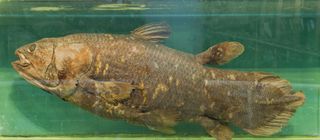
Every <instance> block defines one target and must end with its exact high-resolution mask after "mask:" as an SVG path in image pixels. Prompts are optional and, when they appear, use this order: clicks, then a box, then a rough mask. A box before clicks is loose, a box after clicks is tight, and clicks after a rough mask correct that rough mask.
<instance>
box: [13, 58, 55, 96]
mask: <svg viewBox="0 0 320 140" xmlns="http://www.w3.org/2000/svg"><path fill="white" fill-rule="evenodd" d="M16 55H17V56H19V58H20V60H16V61H14V62H12V63H11V65H12V67H13V68H14V69H15V70H16V71H17V72H18V73H19V75H21V76H22V77H23V78H24V79H25V80H27V81H28V82H29V83H31V84H33V85H35V86H37V87H39V88H41V89H43V90H46V91H49V92H53V91H56V87H48V86H45V85H44V84H42V83H41V82H40V80H37V78H35V77H33V76H32V75H31V74H30V73H29V72H28V71H30V70H31V69H32V64H31V63H30V62H29V61H28V60H27V59H26V58H25V57H24V55H23V54H21V53H19V52H16Z"/></svg>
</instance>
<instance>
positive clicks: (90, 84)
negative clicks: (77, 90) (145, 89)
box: [78, 78, 142, 101]
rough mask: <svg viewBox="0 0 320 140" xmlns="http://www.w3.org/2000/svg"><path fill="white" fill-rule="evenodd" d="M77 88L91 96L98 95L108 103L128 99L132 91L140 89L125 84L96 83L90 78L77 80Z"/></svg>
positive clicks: (136, 86)
mask: <svg viewBox="0 0 320 140" xmlns="http://www.w3.org/2000/svg"><path fill="white" fill-rule="evenodd" d="M78 86H79V87H81V88H82V89H84V90H85V91H87V92H89V93H92V94H100V96H101V97H104V98H105V99H107V100H110V101H120V100H125V99H127V98H129V97H130V94H131V93H132V91H133V90H134V89H142V88H141V87H139V86H138V85H133V84H131V83H127V82H116V81H97V80H94V79H90V78H82V79H81V80H78Z"/></svg>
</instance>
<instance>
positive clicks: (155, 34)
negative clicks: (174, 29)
mask: <svg viewBox="0 0 320 140" xmlns="http://www.w3.org/2000/svg"><path fill="white" fill-rule="evenodd" d="M131 34H132V35H133V36H135V37H139V38H142V39H145V40H148V41H151V42H159V41H162V40H164V39H166V38H168V37H169V35H170V28H169V25H168V24H166V23H164V22H160V23H151V24H146V25H143V26H141V27H139V28H137V29H135V30H134V31H132V32H131Z"/></svg>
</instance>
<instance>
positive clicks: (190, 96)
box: [12, 22, 305, 140]
mask: <svg viewBox="0 0 320 140" xmlns="http://www.w3.org/2000/svg"><path fill="white" fill-rule="evenodd" d="M170 34H171V31H170V27H169V25H168V24H167V23H164V22H161V23H149V24H146V25H143V26H141V27H139V28H137V29H135V30H133V31H131V33H129V34H107V33H99V34H98V33H76V34H70V35H65V36H62V37H51V38H43V39H40V40H38V41H35V42H32V43H29V44H26V45H23V46H22V47H20V48H18V49H17V50H16V51H15V54H16V55H17V56H18V57H19V59H18V60H16V61H14V62H12V66H13V68H14V69H15V70H16V71H17V72H18V73H19V74H20V75H21V76H22V77H23V78H24V79H25V80H26V81H28V82H29V83H31V84H32V85H34V86H36V87H38V88H40V89H43V90H45V91H47V92H48V93H51V94H54V95H56V96H57V97H59V98H60V99H62V100H64V101H67V102H70V103H72V104H75V105H77V106H79V107H81V108H83V109H84V110H87V111H90V112H92V113H94V114H96V115H98V116H101V117H104V118H107V119H120V120H126V121H127V122H129V123H132V124H136V125H142V126H145V127H147V128H149V129H151V130H155V131H158V132H162V133H165V134H174V133H175V130H174V128H173V127H174V126H175V125H176V124H177V123H178V122H181V121H183V122H192V123H198V124H200V125H201V126H202V127H203V128H204V129H205V130H206V132H207V133H208V134H209V135H210V136H213V137H215V138H217V139H218V140H231V139H232V137H233V131H232V129H231V128H230V125H234V126H236V127H239V128H241V129H242V130H244V131H246V132H248V133H250V134H252V135H255V136H269V135H272V134H274V133H277V132H279V131H280V130H281V129H282V128H283V127H284V126H285V125H286V124H287V123H288V121H289V119H290V118H291V117H292V116H293V115H294V113H295V111H296V110H297V109H298V108H299V107H300V106H302V105H303V103H304V101H305V96H304V93H303V91H293V89H292V86H291V84H290V83H289V81H288V80H286V79H283V78H281V77H279V76H277V75H274V74H272V73H266V72H256V71H249V72H247V71H239V70H227V69H221V68H219V66H221V65H223V64H226V63H228V62H230V61H233V60H234V59H236V58H237V57H238V56H240V55H241V54H242V53H243V52H244V49H245V48H244V45H243V44H241V43H239V42H235V41H225V42H221V43H218V44H215V45H213V46H211V47H209V48H208V49H207V50H205V51H203V52H201V53H199V54H190V53H186V52H183V51H179V50H175V49H172V48H169V47H166V46H165V45H163V44H162V43H161V42H162V41H164V40H165V39H167V38H169V35H170ZM207 64H210V65H207Z"/></svg>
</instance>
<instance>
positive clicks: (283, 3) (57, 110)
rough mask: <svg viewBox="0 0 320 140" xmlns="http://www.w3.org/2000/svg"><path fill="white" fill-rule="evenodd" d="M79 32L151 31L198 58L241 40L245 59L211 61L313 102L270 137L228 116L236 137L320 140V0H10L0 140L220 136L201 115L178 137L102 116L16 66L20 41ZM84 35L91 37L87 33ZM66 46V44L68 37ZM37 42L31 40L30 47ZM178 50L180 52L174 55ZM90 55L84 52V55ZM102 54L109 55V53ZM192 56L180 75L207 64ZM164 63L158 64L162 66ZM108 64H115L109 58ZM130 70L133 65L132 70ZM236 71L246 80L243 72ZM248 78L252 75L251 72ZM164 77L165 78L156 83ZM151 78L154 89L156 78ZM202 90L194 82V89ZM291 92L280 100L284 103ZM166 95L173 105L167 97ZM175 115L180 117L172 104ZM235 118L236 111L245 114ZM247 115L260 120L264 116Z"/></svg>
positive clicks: (2, 12) (1, 69) (2, 44)
mask: <svg viewBox="0 0 320 140" xmlns="http://www.w3.org/2000/svg"><path fill="white" fill-rule="evenodd" d="M157 23H158V24H157ZM152 24H156V25H158V26H155V27H154V28H157V30H154V28H153V26H150V27H146V26H145V27H146V28H140V30H139V29H137V28H138V27H142V26H143V25H152ZM162 25H164V26H162ZM135 29H137V30H135ZM150 32H151V33H150ZM78 33H86V34H90V35H91V37H92V36H94V35H97V34H99V35H103V34H110V36H108V35H105V37H108V39H110V38H111V39H114V38H113V35H118V34H124V35H130V34H132V36H134V35H137V36H140V35H141V37H146V38H147V39H146V40H149V39H148V37H149V36H151V38H152V37H154V38H155V40H150V41H148V42H147V41H142V42H143V43H146V44H147V45H145V46H148V45H151V46H152V45H154V46H155V47H159V45H160V47H168V48H171V49H169V52H172V51H174V52H175V51H181V52H184V54H189V55H190V56H193V55H194V56H196V55H198V54H200V53H202V52H205V51H206V50H208V49H209V48H210V47H211V46H214V45H215V44H218V43H221V42H229V41H230V42H231V41H232V42H239V43H241V44H242V45H243V47H244V50H242V52H238V53H240V54H241V55H239V56H237V58H234V59H232V61H230V62H229V61H228V63H225V64H221V65H220V64H209V63H208V64H207V63H203V64H204V67H206V68H208V69H209V68H210V69H218V70H221V71H224V70H225V71H230V70H231V71H243V72H264V73H272V74H273V75H277V76H280V77H281V78H283V79H286V80H288V81H289V82H290V84H291V86H292V90H293V91H297V92H303V94H304V96H305V101H304V104H303V105H301V106H300V107H299V108H298V109H297V110H296V111H295V113H293V114H291V115H292V116H291V118H290V120H289V121H288V123H287V124H286V125H283V126H279V127H281V128H282V129H281V130H280V131H279V132H277V133H274V134H273V135H270V136H253V135H251V134H250V133H248V132H247V131H245V130H244V129H242V128H240V127H239V126H238V125H236V124H235V123H228V121H224V120H223V119H222V120H221V121H222V123H221V125H225V123H228V126H229V127H230V129H231V130H232V131H233V139H236V140H237V139H239V140H240V139H242V140H245V139H250V140H254V139H256V140H258V139H270V140H272V139H295V140H298V139H299V140H300V139H310V140H311V139H312V140H314V139H320V115H319V113H320V110H319V109H320V102H319V100H320V1H318V0H163V1H157V0H93V1H84V0H80V1H69V0H57V1H50V0H21V1H16V0H0V89H1V92H0V139H16V138H27V137H31V138H35V139H50V138H57V139H114V138H116V139H212V137H211V136H210V135H208V133H207V132H206V129H205V128H203V127H202V126H201V125H200V124H199V123H195V122H188V121H179V122H178V123H177V124H176V125H175V126H174V127H173V129H174V130H175V131H176V133H175V134H165V133H160V132H158V131H153V130H150V129H148V128H147V127H144V126H142V125H135V124H132V123H128V122H127V121H126V120H125V119H110V118H107V117H100V116H98V115H95V114H94V113H91V112H89V111H86V110H84V109H81V108H80V107H78V106H77V105H74V104H72V103H69V102H68V101H64V100H61V99H60V98H59V97H58V96H56V95H54V94H49V93H48V92H47V91H46V90H42V89H41V88H39V87H38V86H35V85H33V84H31V83H30V80H29V82H28V80H25V78H23V76H21V74H19V72H18V71H17V70H15V69H14V68H13V66H12V64H11V63H12V62H14V61H16V60H19V59H23V60H25V59H28V58H26V56H25V55H22V54H20V52H19V51H18V53H17V51H16V50H17V49H18V48H20V47H22V46H25V45H27V44H30V43H33V42H36V41H38V40H41V39H43V38H59V37H65V36H67V35H71V34H78ZM157 33H159V34H157ZM169 33H170V36H169ZM90 35H89V36H90ZM84 36H85V35H84ZM132 36H130V37H127V38H126V39H127V41H128V40H129V43H128V44H125V45H124V46H129V47H130V46H131V45H132V46H134V44H132V43H131V44H130V39H132V38H133V39H132V40H134V39H135V37H137V36H134V37H132ZM74 38H77V36H75V37H74ZM137 38H139V37H137ZM164 38H167V39H164ZM78 39H80V41H83V42H86V36H85V37H83V38H81V37H78ZM115 39H118V38H117V37H115ZM88 40H90V39H88ZM132 40H131V41H132ZM138 40H139V39H138ZM141 40H142V39H141ZM159 40H160V41H159ZM91 41H92V40H91ZM95 41H96V42H99V41H101V40H99V39H97V40H95ZM154 42H156V43H154ZM59 43H65V42H64V41H63V40H62V42H59ZM157 43H158V44H157ZM161 44H162V45H164V46H162V45H161ZM31 46H32V45H31ZM34 49H35V48H33V47H30V48H28V51H30V52H31V51H34ZM227 49H229V48H227ZM133 51H135V50H133ZM166 51H167V50H162V54H163V55H166V54H165V53H163V52H166ZM56 53H58V52H56ZM68 53H73V52H67V53H66V55H67V54H68ZM128 53H130V52H128ZM60 54H61V52H60ZM48 55H50V54H48ZM92 55H93V56H94V55H95V54H92ZM173 55H175V53H173V54H171V55H170V56H167V57H168V58H169V57H173ZM189 55H188V56H189ZM124 56H125V55H124ZM47 57H48V56H47V55H46V54H44V55H43V58H47ZM154 57H158V56H154ZM80 58H82V59H84V56H83V57H82V56H81V57H80ZM82 59H80V60H81V61H79V63H81V62H82ZM99 59H105V60H106V61H107V59H108V58H99ZM120 59H121V61H122V59H124V60H123V61H126V60H127V59H126V57H123V58H122V57H121V58H120V57H119V61H120ZM210 59H215V58H210ZM129 60H130V59H128V61H129ZM153 60H155V59H154V58H153V57H152V55H151V57H150V61H153ZM164 60H166V61H156V62H159V64H160V63H161V64H169V63H170V62H169V60H171V59H164ZM21 61H22V60H21ZM34 61H36V60H34ZM57 61H58V60H57ZM190 61H192V63H190V64H189V63H187V61H186V63H185V64H188V66H184V69H183V70H181V71H175V72H176V73H177V75H179V74H180V75H183V74H184V73H188V71H187V70H188V68H189V67H196V66H199V67H200V65H199V64H198V63H197V64H195V63H196V62H193V61H194V60H193V59H192V60H191V59H190ZM176 62H180V61H176ZM183 62H184V61H183ZM97 63H98V62H97ZM152 64H154V63H152ZM191 64H192V65H191ZM97 65H98V66H99V64H97ZM177 65H179V63H178V64H177ZM181 65H182V63H181ZM103 66H104V65H103ZM161 66H162V65H159V66H158V65H156V64H155V67H157V68H158V67H160V68H161ZM99 67H100V66H99ZM108 67H109V66H108ZM128 67H129V66H128ZM105 68H106V69H107V64H106V66H105ZM201 68H202V66H201ZM48 69H55V67H50V68H48ZM166 69H170V67H166ZM166 69H165V70H166ZM98 70H99V69H98ZM125 70H128V71H129V72H130V69H125ZM165 70H164V71H165ZM132 71H134V69H132ZM186 71H187V72H186ZM59 74H60V73H59ZM162 74H163V75H166V73H162ZM217 76H218V75H217ZM223 76H224V75H223V74H222V77H223ZM60 77H61V76H60ZM60 77H59V78H60ZM191 77H192V79H194V77H193V76H191ZM227 77H229V78H230V79H236V78H235V77H233V75H231V76H230V75H229V76H227ZM98 78H99V77H98ZM173 78H175V77H169V78H168V81H171V80H172V79H173ZM182 78H183V77H182ZM196 78H197V77H196ZM239 78H244V79H246V76H243V77H239ZM274 78H275V79H276V78H277V77H274ZM186 79H187V78H186ZM189 79H190V78H189ZM222 79H223V78H222ZM38 80H39V79H38ZM40 80H42V79H40ZM155 80H157V79H151V80H150V81H155ZM31 81H32V80H31ZM181 82H182V83H187V82H188V81H187V80H183V81H181ZM205 84H206V83H205ZM271 84H272V83H271ZM144 85H145V86H147V85H148V83H144ZM176 85H179V82H177V81H176ZM226 85H228V83H227V84H226ZM229 85H230V84H229ZM240 85H241V84H240ZM107 86H108V85H107ZM124 86H125V84H124ZM145 86H144V87H145ZM276 86H277V85H276ZM197 88H198V87H195V86H192V88H190V87H189V89H190V90H191V91H193V90H197ZM281 88H282V87H281ZM167 90H170V88H169V87H167V86H166V85H164V84H158V86H157V88H156V90H155V91H156V92H157V93H158V91H159V92H161V91H167ZM177 90H179V89H178V88H177ZM181 90H183V89H181ZM239 94H240V93H239ZM241 95H242V94H241ZM241 95H239V97H240V96H241ZM157 96H158V95H157ZM173 96H174V95H173ZM186 96H187V95H186ZM246 96H247V95H246ZM248 96H249V97H251V96H250V95H248ZM249 97H247V98H249ZM115 98H117V99H118V97H115ZM119 98H127V97H119ZM181 98H183V99H184V98H187V97H182V96H181ZM263 99H264V98H263ZM281 99H282V98H280V97H279V100H281ZM146 100H147V99H146ZM195 100H196V99H195ZM163 102H164V104H166V101H163ZM168 102H169V101H168ZM170 102H175V100H170ZM223 102H224V101H220V102H219V103H221V104H223ZM225 102H230V104H231V103H232V100H227V99H226V100H225ZM248 102H251V100H248ZM257 102H258V101H257ZM270 102H272V101H270ZM270 102H269V100H267V101H266V103H264V104H266V105H268V104H269V103H270ZM191 103H192V104H197V103H198V102H194V103H193V102H192V101H191V100H190V101H189V102H187V103H184V104H191ZM219 103H216V104H219ZM206 109H207V108H206V106H204V107H203V106H200V110H206ZM217 110H219V109H217ZM256 111H257V110H256ZM258 111H260V113H262V114H263V113H264V112H267V110H263V109H262V110H258ZM164 112H166V111H164ZM166 113H167V114H170V112H169V111H168V112H166ZM255 113H256V112H255ZM218 114H219V113H218ZM154 115H155V116H157V115H161V113H159V114H157V113H155V114H154ZM228 115H229V117H230V118H232V117H233V118H237V117H239V116H233V114H228ZM228 115H227V116H228ZM182 116H183V114H182ZM253 117H254V116H253ZM282 117H284V116H282ZM213 119H215V118H213ZM218 121H220V120H218ZM242 121H246V122H244V123H246V124H251V123H253V121H254V120H252V122H251V120H250V119H247V120H242ZM151 123H152V122H151ZM238 123H242V122H238ZM204 124H206V123H204ZM270 127H271V126H270ZM149 128H150V127H149ZM151 128H152V127H151ZM155 129H157V128H155ZM214 130H215V129H214ZM164 131H166V130H164ZM166 132H168V131H166ZM255 132H256V133H259V132H260V131H259V132H258V131H255ZM253 133H254V132H253ZM261 133H262V132H261ZM226 139H227V138H226ZM221 140H222V139H221Z"/></svg>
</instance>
